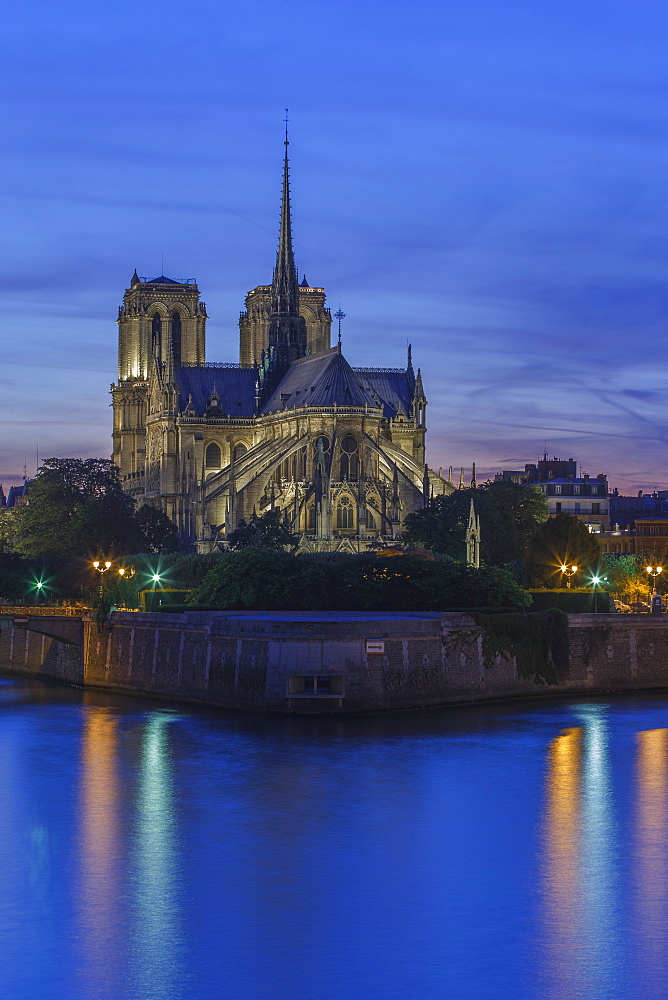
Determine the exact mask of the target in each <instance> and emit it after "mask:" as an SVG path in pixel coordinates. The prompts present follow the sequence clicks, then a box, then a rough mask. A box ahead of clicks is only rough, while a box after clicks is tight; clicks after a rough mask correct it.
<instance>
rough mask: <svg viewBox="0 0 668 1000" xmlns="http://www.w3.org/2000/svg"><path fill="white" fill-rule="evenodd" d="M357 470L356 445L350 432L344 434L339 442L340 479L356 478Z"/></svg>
mask: <svg viewBox="0 0 668 1000" xmlns="http://www.w3.org/2000/svg"><path fill="white" fill-rule="evenodd" d="M358 470H359V456H358V445H357V441H356V440H355V438H354V437H353V436H352V434H346V436H345V437H344V439H343V441H342V442H341V460H340V463H339V472H340V476H339V478H340V479H348V480H356V479H357V476H358Z"/></svg>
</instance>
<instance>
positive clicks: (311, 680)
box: [288, 674, 343, 698]
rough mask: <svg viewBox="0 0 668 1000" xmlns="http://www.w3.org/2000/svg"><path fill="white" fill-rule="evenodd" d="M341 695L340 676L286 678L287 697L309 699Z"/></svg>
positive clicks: (295, 675) (307, 675)
mask: <svg viewBox="0 0 668 1000" xmlns="http://www.w3.org/2000/svg"><path fill="white" fill-rule="evenodd" d="M342 694H343V677H342V676H341V675H340V674H338V675H337V674H305V675H301V674H293V675H292V676H291V677H289V678H288V697H291V696H294V695H297V696H299V695H302V696H306V697H311V698H317V697H318V696H321V697H322V696H325V697H326V696H327V695H329V696H330V697H331V696H332V695H334V696H336V697H340V696H341V695H342Z"/></svg>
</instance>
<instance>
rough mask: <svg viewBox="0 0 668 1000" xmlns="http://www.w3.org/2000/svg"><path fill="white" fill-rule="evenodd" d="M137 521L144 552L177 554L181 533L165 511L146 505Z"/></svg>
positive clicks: (139, 511) (138, 512)
mask: <svg viewBox="0 0 668 1000" xmlns="http://www.w3.org/2000/svg"><path fill="white" fill-rule="evenodd" d="M135 519H136V522H137V525H138V527H139V530H140V532H141V536H142V544H141V550H142V551H143V552H176V550H177V549H178V547H179V533H178V531H177V530H176V527H175V525H174V524H173V523H172V521H170V519H169V518H168V517H167V515H166V514H165V512H164V511H162V510H158V508H157V507H151V506H149V504H144V505H143V506H141V507H140V508H139V510H138V511H137V513H136V515H135Z"/></svg>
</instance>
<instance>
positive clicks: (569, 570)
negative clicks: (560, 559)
mask: <svg viewBox="0 0 668 1000" xmlns="http://www.w3.org/2000/svg"><path fill="white" fill-rule="evenodd" d="M577 571H578V568H577V566H566V564H565V563H563V564H562V566H561V574H562V575H561V581H562V583H563V579H564V577H566V587H567V588H568V589H569V590H570V589H571V577H572V576H573V575H574V574H575V573H577Z"/></svg>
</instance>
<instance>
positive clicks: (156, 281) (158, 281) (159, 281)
mask: <svg viewBox="0 0 668 1000" xmlns="http://www.w3.org/2000/svg"><path fill="white" fill-rule="evenodd" d="M135 273H136V272H135ZM146 284H147V285H182V284H183V282H182V281H174V278H166V277H165V276H164V274H161V275H160V277H159V278H151V279H150V281H147V282H146Z"/></svg>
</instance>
